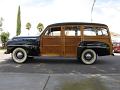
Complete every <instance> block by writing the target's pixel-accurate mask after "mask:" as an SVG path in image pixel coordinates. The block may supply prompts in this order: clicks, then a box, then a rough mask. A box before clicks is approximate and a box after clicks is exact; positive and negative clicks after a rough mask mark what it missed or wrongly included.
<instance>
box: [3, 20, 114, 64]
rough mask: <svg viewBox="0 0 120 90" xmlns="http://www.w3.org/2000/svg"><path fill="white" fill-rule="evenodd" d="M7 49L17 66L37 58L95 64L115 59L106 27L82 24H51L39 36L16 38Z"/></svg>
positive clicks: (10, 41)
mask: <svg viewBox="0 0 120 90" xmlns="http://www.w3.org/2000/svg"><path fill="white" fill-rule="evenodd" d="M6 46H7V51H6V52H5V53H6V54H10V53H12V58H13V60H14V61H15V62H17V63H23V62H25V61H26V60H27V59H28V58H29V57H34V56H62V57H76V58H77V59H78V60H79V61H81V62H82V63H84V64H93V63H94V62H95V61H96V60H97V56H105V55H112V51H113V50H112V42H111V36H110V33H109V29H108V26H107V25H105V24H99V23H81V22H68V23H56V24H51V25H49V26H47V27H46V28H45V30H44V31H43V32H42V34H41V35H40V36H34V37H14V38H12V39H11V40H9V41H8V42H7V45H6Z"/></svg>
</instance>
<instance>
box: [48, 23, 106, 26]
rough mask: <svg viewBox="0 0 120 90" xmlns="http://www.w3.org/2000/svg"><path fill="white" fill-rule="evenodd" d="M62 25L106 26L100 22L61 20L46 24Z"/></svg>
mask: <svg viewBox="0 0 120 90" xmlns="http://www.w3.org/2000/svg"><path fill="white" fill-rule="evenodd" d="M62 25H98V26H106V27H107V25H106V24H101V23H87V22H63V23H54V24H50V25H48V27H52V26H62Z"/></svg>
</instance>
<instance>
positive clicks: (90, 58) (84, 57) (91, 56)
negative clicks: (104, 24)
mask: <svg viewBox="0 0 120 90" xmlns="http://www.w3.org/2000/svg"><path fill="white" fill-rule="evenodd" d="M80 59H81V61H82V62H83V63H84V64H87V65H90V64H93V63H94V62H95V61H96V59H97V54H96V52H95V51H94V50H92V49H85V50H84V51H83V52H82V54H81V57H80Z"/></svg>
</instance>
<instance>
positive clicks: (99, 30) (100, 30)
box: [96, 27, 108, 36]
mask: <svg viewBox="0 0 120 90" xmlns="http://www.w3.org/2000/svg"><path fill="white" fill-rule="evenodd" d="M96 29H97V34H98V35H101V36H108V32H107V29H105V28H101V27H100V28H96Z"/></svg>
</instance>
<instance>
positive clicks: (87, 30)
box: [83, 26, 96, 36]
mask: <svg viewBox="0 0 120 90" xmlns="http://www.w3.org/2000/svg"><path fill="white" fill-rule="evenodd" d="M83 34H84V35H85V36H96V30H95V29H94V28H93V27H87V26H86V27H84V31H83Z"/></svg>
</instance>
